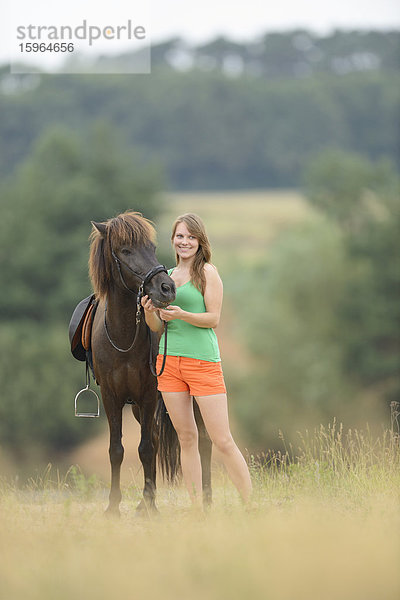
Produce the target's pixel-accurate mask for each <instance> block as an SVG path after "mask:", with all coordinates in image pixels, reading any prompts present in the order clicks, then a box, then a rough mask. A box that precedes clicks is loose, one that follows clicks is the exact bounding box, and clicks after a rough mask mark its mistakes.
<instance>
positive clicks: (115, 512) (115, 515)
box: [104, 506, 121, 519]
mask: <svg viewBox="0 0 400 600" xmlns="http://www.w3.org/2000/svg"><path fill="white" fill-rule="evenodd" d="M104 516H105V517H106V519H119V518H121V513H120V512H119V508H118V507H116V508H115V507H114V508H113V507H111V506H109V507H108V508H107V509H106V510H105V511H104Z"/></svg>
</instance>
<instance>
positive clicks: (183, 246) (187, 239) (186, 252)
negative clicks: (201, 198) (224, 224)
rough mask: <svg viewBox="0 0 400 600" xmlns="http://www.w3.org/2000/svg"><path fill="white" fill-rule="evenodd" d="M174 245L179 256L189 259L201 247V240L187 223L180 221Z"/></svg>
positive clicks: (173, 240) (173, 241)
mask: <svg viewBox="0 0 400 600" xmlns="http://www.w3.org/2000/svg"><path fill="white" fill-rule="evenodd" d="M172 245H173V248H174V250H175V252H176V254H177V255H178V256H179V258H182V259H188V258H193V257H194V256H195V254H196V252H197V250H198V248H199V240H198V239H197V238H196V237H195V236H194V235H192V234H191V233H190V231H189V230H188V228H187V227H186V225H185V223H178V225H177V226H176V229H175V235H174V237H173V239H172Z"/></svg>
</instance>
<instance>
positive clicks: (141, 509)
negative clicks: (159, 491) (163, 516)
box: [136, 500, 160, 519]
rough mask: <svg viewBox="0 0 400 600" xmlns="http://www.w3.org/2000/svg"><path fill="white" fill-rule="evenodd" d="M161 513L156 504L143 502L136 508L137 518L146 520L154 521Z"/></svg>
mask: <svg viewBox="0 0 400 600" xmlns="http://www.w3.org/2000/svg"><path fill="white" fill-rule="evenodd" d="M159 514H160V513H159V512H158V509H157V507H156V505H155V503H154V502H146V501H145V500H141V501H140V502H139V504H138V505H137V507H136V516H137V517H141V518H144V519H146V518H147V519H152V518H153V517H157V516H158V515H159Z"/></svg>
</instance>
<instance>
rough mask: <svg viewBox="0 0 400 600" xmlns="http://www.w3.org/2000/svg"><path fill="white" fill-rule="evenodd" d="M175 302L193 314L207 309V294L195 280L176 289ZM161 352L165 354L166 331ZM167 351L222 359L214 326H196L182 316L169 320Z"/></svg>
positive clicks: (174, 303)
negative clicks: (181, 317)
mask: <svg viewBox="0 0 400 600" xmlns="http://www.w3.org/2000/svg"><path fill="white" fill-rule="evenodd" d="M172 271H173V269H170V270H169V271H168V274H169V275H170V274H171V273H172ZM171 304H172V305H176V306H179V307H180V308H182V310H186V311H188V312H192V313H204V312H206V306H205V304H204V297H203V296H202V294H201V292H200V291H199V290H198V289H197V288H196V287H195V286H194V285H193V283H192V282H191V281H188V282H187V283H185V284H184V285H181V286H179V287H177V288H176V298H175V300H174V302H171ZM159 352H160V354H164V334H162V336H161V340H160V349H159ZM167 354H169V355H170V356H186V357H188V358H197V359H199V360H207V361H210V362H219V361H220V360H221V358H220V354H219V347H218V340H217V335H216V333H215V331H214V329H211V328H206V327H196V325H191V324H190V323H186V321H182V320H181V319H174V320H172V321H169V322H168V335H167Z"/></svg>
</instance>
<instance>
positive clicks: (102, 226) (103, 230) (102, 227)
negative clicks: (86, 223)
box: [91, 221, 107, 237]
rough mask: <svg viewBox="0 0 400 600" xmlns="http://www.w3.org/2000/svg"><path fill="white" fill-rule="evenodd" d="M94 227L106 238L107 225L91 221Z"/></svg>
mask: <svg viewBox="0 0 400 600" xmlns="http://www.w3.org/2000/svg"><path fill="white" fill-rule="evenodd" d="M91 223H92V225H93V227H94V228H95V229H97V231H98V232H99V233H100V235H101V236H102V237H105V236H106V233H107V225H105V223H96V221H91Z"/></svg>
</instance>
